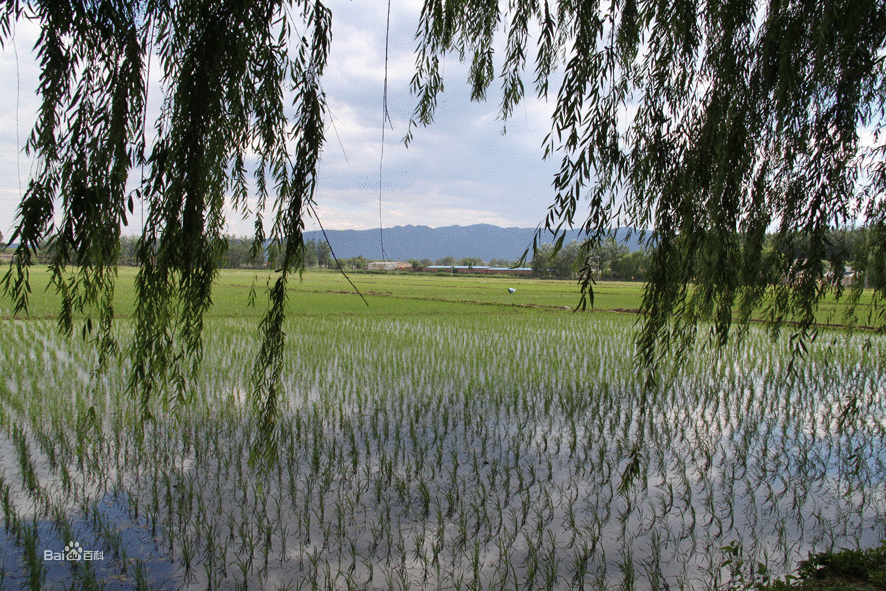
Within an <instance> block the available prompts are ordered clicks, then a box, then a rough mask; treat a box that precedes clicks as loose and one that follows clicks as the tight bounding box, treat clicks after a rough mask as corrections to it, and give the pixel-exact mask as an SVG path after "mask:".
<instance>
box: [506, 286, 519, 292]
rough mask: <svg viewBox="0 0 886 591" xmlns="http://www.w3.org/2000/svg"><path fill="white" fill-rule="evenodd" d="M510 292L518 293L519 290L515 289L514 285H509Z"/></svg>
mask: <svg viewBox="0 0 886 591" xmlns="http://www.w3.org/2000/svg"><path fill="white" fill-rule="evenodd" d="M508 293H517V290H516V289H514V288H513V287H509V288H508Z"/></svg>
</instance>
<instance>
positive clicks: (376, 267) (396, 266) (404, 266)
mask: <svg viewBox="0 0 886 591" xmlns="http://www.w3.org/2000/svg"><path fill="white" fill-rule="evenodd" d="M367 269H369V270H370V271H410V270H412V263H404V262H403V261H376V262H374V263H369V265H368V266H367Z"/></svg>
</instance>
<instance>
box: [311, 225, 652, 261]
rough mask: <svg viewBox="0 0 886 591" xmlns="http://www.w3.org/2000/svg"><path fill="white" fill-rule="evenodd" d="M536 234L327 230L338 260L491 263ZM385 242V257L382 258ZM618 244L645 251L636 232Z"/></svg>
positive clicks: (486, 228)
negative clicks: (474, 259) (448, 259)
mask: <svg viewBox="0 0 886 591" xmlns="http://www.w3.org/2000/svg"><path fill="white" fill-rule="evenodd" d="M534 232H535V229H534V228H499V227H498V226H492V225H489V224H475V225H473V226H447V227H445V228H429V227H428V226H396V227H393V228H385V229H384V232H379V230H378V229H375V230H327V231H326V235H327V236H328V237H329V244H330V246H331V247H332V250H333V252H334V253H335V256H337V257H339V258H351V257H355V256H359V255H363V256H364V257H366V258H368V259H381V258H385V259H387V260H389V261H407V260H409V259H419V260H420V259H431V260H437V259H441V258H444V257H449V256H451V257H453V258H456V259H462V258H466V257H477V258H480V259H483V260H484V261H489V260H491V259H507V260H509V261H514V260H517V259H519V258H520V256H521V255H522V254H523V251H525V250H526V249H527V248H530V247H531V246H532V236H533V233H534ZM629 234H630V238H629V237H628V235H629ZM577 237H578V231H577V230H572V231H569V232H567V233H566V238H565V239H564V244H567V243H569V242H570V241H571V240H575V239H577ZM309 239H313V240H318V241H319V240H323V233H322V232H320V231H312V232H305V240H309ZM382 239H383V240H384V257H382V248H381V240H382ZM616 240H618V241H619V242H621V243H623V244H625V245H626V246H627V247H628V248H629V249H630V250H631V251H632V252H633V251H635V250H639V249H641V248H642V245H641V244H640V241H639V234H638V232H637V231H636V230H630V229H629V228H619V229H618V230H616ZM543 242H552V240H551V239H550V235H547V238H546V239H545V238H543V239H542V240H541V241H540V243H543ZM530 258H531V254H530Z"/></svg>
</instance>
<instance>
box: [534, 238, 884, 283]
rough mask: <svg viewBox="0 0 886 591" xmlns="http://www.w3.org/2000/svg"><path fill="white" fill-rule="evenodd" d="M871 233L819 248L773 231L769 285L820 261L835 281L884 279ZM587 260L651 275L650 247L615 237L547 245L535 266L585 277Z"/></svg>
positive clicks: (768, 242) (600, 267) (612, 274)
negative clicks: (871, 248)
mask: <svg viewBox="0 0 886 591" xmlns="http://www.w3.org/2000/svg"><path fill="white" fill-rule="evenodd" d="M869 232H870V230H867V229H864V228H855V229H842V230H830V231H829V232H827V235H826V237H825V240H824V244H825V247H824V249H822V250H816V251H815V253H813V252H812V249H811V248H810V244H809V243H808V241H807V240H804V239H803V237H802V236H799V235H796V236H791V237H790V238H791V239H788V240H785V239H784V238H783V237H781V236H779V235H777V234H767V235H766V236H765V238H764V245H763V249H762V256H761V261H760V267H761V270H762V273H761V274H762V276H763V277H764V278H765V280H766V282H767V283H769V284H774V283H782V282H784V281H785V280H786V277H784V272H783V269H785V268H789V269H796V268H801V267H807V266H810V265H812V264H813V263H815V264H823V265H824V266H825V268H826V269H827V274H826V279H829V280H832V281H833V280H835V279H836V278H837V277H838V276H839V278H841V279H848V280H849V282H850V283H851V282H852V281H853V279H854V277H855V275H856V273H857V272H861V271H864V272H865V282H866V283H867V284H870V283H871V282H874V283H876V281H877V280H878V278H886V258H884V257H880V258H873V259H870V258H866V257H865V252H866V244H867V243H868V242H869V241H870V238H871V237H870V236H868V233H869ZM738 239H739V240H742V241H744V240H747V237H742V236H739V237H738ZM816 257H817V258H816ZM786 262H787V264H786ZM585 264H586V265H587V268H588V269H589V272H590V273H592V275H593V277H594V279H597V280H599V279H615V280H633V279H636V280H645V279H647V278H648V273H649V269H650V266H649V264H650V255H649V249H643V250H637V251H634V252H630V250H629V249H628V248H627V247H626V246H624V245H623V244H619V243H617V242H616V241H615V240H614V239H612V238H608V239H606V240H604V241H602V242H601V243H599V244H597V245H596V246H594V247H592V248H588V247H585V246H583V245H582V243H580V242H577V241H575V240H573V241H572V242H570V243H569V244H564V245H562V246H561V248H559V249H555V248H554V245H553V244H542V245H541V246H539V247H538V249H537V250H536V252H535V255H534V257H533V259H532V263H531V266H532V272H533V275H534V276H536V277H550V278H558V279H566V278H572V277H577V276H579V275H580V274H581V272H582V267H583V266H584V265H585ZM699 267H700V266H698V265H696V266H695V267H694V268H693V267H690V270H689V276H695V275H697V274H698V273H699V272H700V271H699Z"/></svg>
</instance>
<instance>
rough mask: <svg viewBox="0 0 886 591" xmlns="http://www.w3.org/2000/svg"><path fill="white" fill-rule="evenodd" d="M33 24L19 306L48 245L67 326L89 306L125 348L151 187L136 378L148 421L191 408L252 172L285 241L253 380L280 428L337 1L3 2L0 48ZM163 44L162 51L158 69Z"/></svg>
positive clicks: (91, 315) (11, 286)
mask: <svg viewBox="0 0 886 591" xmlns="http://www.w3.org/2000/svg"><path fill="white" fill-rule="evenodd" d="M21 18H32V19H37V20H38V21H39V23H40V27H41V31H42V32H41V35H40V38H39V41H38V44H37V51H38V54H39V58H40V61H41V68H42V74H41V79H40V89H39V90H40V93H41V95H42V98H43V104H42V107H41V110H40V113H39V117H38V120H37V123H36V126H35V128H34V130H33V132H32V134H31V136H30V138H29V139H28V143H27V148H28V150H30V151H31V153H33V154H34V155H35V156H36V159H37V162H38V167H37V170H36V173H35V175H34V177H33V179H32V180H31V181H30V183H29V185H28V189H27V192H26V194H25V195H24V197H23V199H22V202H21V205H20V209H19V220H18V227H17V229H16V233H15V235H14V236H13V240H16V239H18V240H19V242H20V245H19V247H18V248H17V249H16V251H15V254H14V259H13V266H12V269H11V270H10V272H9V273H7V274H6V276H5V279H4V280H5V286H6V289H7V290H8V291H9V292H10V293H11V294H12V295H13V297H14V300H15V302H16V310H17V311H20V310H25V309H26V308H27V296H28V266H29V265H30V264H31V261H32V259H33V256H34V253H35V251H36V249H37V248H38V246H40V245H41V243H42V241H44V240H45V241H46V244H45V247H46V248H47V249H49V250H50V251H51V252H52V253H53V254H52V261H51V265H50V266H51V269H52V276H53V281H52V283H53V285H54V286H55V288H56V289H57V290H58V291H59V293H60V294H61V296H62V311H61V314H60V318H59V322H60V326H61V328H62V330H64V331H65V332H71V331H72V329H73V321H72V318H73V315H74V314H75V313H82V314H84V315H85V316H86V318H87V321H86V324H85V331H86V332H88V333H92V334H94V335H96V336H95V337H94V338H96V340H97V341H98V343H99V346H100V349H101V351H102V354H103V358H106V357H107V355H109V354H111V353H113V352H114V351H115V348H116V344H115V342H114V339H113V337H112V332H111V321H112V317H113V312H114V311H113V306H112V304H113V293H114V280H115V277H116V261H117V254H118V249H119V239H120V229H121V224H124V223H125V222H126V220H127V215H131V214H132V213H133V204H134V201H133V196H134V195H135V196H137V197H139V198H140V199H142V200H144V201H145V202H146V203H147V204H148V213H147V216H146V218H145V221H144V226H145V227H144V233H143V235H142V236H141V239H140V241H139V245H138V262H139V264H140V267H141V268H140V270H139V273H138V277H137V281H136V296H137V303H136V311H135V338H134V341H133V345H132V348H131V351H129V354H130V357H131V359H132V363H133V369H132V374H131V384H130V385H131V387H132V390H133V392H134V393H135V394H136V395H137V396H138V397H139V398H140V399H141V401H142V408H143V409H144V411H145V413H147V412H148V401H149V400H150V398H151V397H152V396H154V395H158V394H159V395H161V396H164V397H165V398H166V399H167V400H168V401H171V402H173V403H177V402H180V401H181V398H182V397H185V396H186V393H187V387H186V384H187V381H188V379H189V378H190V377H191V376H193V372H194V370H195V369H196V367H197V364H198V363H199V360H200V356H201V350H202V346H201V334H202V329H203V316H204V313H205V312H206V310H207V309H208V308H209V307H210V306H211V302H212V299H211V298H212V291H211V290H212V281H213V279H214V278H215V277H216V276H217V273H218V261H219V257H220V255H221V254H222V251H223V248H224V240H223V237H222V232H223V229H224V220H225V208H226V207H233V209H234V210H237V211H239V212H246V211H248V207H247V195H248V191H247V187H248V186H249V176H250V174H251V175H252V177H253V182H254V186H255V188H256V191H257V197H258V203H259V207H258V214H257V217H256V221H255V242H254V246H253V248H254V250H255V251H256V252H259V251H260V250H261V249H263V248H265V242H266V240H270V241H271V243H272V245H273V247H274V248H275V250H276V251H277V252H278V256H277V264H278V265H279V268H278V269H277V277H276V280H275V282H274V283H273V285H272V286H271V287H270V290H269V291H270V303H269V306H268V310H267V312H266V314H265V316H264V319H263V320H262V323H261V328H262V334H263V340H262V344H261V348H260V352H259V355H258V358H257V360H256V364H255V371H254V376H253V378H254V380H253V381H254V387H255V395H256V396H255V398H256V400H258V401H260V403H259V404H261V407H262V410H263V412H262V413H261V417H262V420H263V421H264V422H266V423H268V425H270V424H271V423H273V420H274V416H275V414H276V410H275V409H276V399H277V388H278V383H279V375H280V369H281V359H282V352H283V336H284V334H283V327H282V322H283V317H284V314H283V310H284V307H285V300H286V283H287V278H288V277H289V276H290V275H291V273H293V272H295V271H298V270H300V269H301V267H302V256H303V255H302V252H303V239H302V230H303V225H304V224H303V216H304V215H305V212H306V211H307V208H308V207H309V206H310V204H311V203H312V200H313V196H314V187H315V179H316V168H317V162H318V160H319V154H320V149H321V146H322V145H323V131H324V123H323V120H324V113H325V100H324V96H323V93H322V91H321V89H320V78H321V76H322V74H323V68H324V67H325V65H326V58H327V54H328V50H329V43H330V38H331V29H330V25H331V22H330V21H331V15H330V12H329V10H328V9H327V8H325V7H324V6H323V4H322V3H321V2H319V1H316V2H315V1H305V2H289V1H282V0H278V1H269V2H252V1H239V0H229V1H227V0H221V1H219V0H212V1H204V0H199V1H182V2H175V1H164V0H147V1H141V2H137V1H135V2H134V1H132V0H111V1H105V0H100V1H91V2H90V1H72V2H37V1H35V2H22V3H21V4H19V3H17V2H15V3H7V4H6V6H5V8H4V9H3V13H2V21H0V40H3V41H7V40H8V39H9V38H10V36H11V31H12V27H14V26H15V22H16V20H18V19H21ZM151 53H153V54H155V55H157V56H159V63H156V61H157V60H155V63H154V66H153V67H154V70H153V72H151V71H150V65H151V64H150V59H149V55H151ZM158 72H159V76H160V78H161V80H162V88H163V92H164V96H163V107H162V113H161V115H160V118H159V120H158V121H157V122H156V127H155V129H146V128H145V127H146V125H147V124H153V122H150V123H146V115H145V101H146V93H147V89H148V86H149V84H148V77H149V75H152V74H153V75H157V73H158ZM290 105H292V106H293V107H294V112H295V115H294V118H293V119H290V118H288V117H287V114H286V112H287V109H289V108H290ZM147 138H153V139H151V140H150V141H148V140H147ZM252 160H254V161H255V163H254V166H251V167H250V166H249V165H248V163H249V162H251V161H252ZM140 170H144V171H145V172H144V173H143V176H142V175H140V176H141V178H134V177H135V176H136V172H134V171H140ZM132 187H135V188H134V190H133V189H132ZM268 201H270V202H271V203H268ZM266 206H267V208H269V209H270V210H271V212H272V215H273V218H272V224H271V231H270V235H268V236H266V235H265V232H264V230H263V223H262V217H261V212H262V211H264V210H265V209H266ZM57 208H58V210H59V211H56V209H57ZM54 216H58V218H59V220H58V222H57V223H55V224H54V223H53V218H54ZM93 319H96V321H97V322H96V326H95V330H93ZM167 378H171V380H169V381H168V382H167ZM166 383H171V384H173V385H174V386H173V387H172V388H166V387H165V386H163V384H166Z"/></svg>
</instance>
